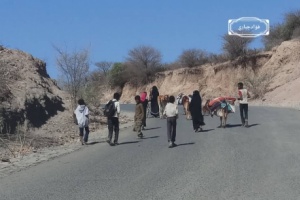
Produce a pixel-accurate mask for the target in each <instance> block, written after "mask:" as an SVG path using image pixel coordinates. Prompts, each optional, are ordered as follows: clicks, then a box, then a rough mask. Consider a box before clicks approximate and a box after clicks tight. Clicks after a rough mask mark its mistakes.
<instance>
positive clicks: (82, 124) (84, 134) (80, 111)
mask: <svg viewBox="0 0 300 200" xmlns="http://www.w3.org/2000/svg"><path fill="white" fill-rule="evenodd" d="M74 114H75V116H76V119H77V124H78V126H79V137H80V142H81V144H82V145H85V144H87V142H88V138H89V133H90V130H89V108H88V107H87V106H86V105H85V102H84V100H83V99H79V100H78V106H77V108H76V110H75V111H74Z"/></svg>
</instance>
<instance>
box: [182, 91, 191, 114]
mask: <svg viewBox="0 0 300 200" xmlns="http://www.w3.org/2000/svg"><path fill="white" fill-rule="evenodd" d="M182 105H183V109H184V114H185V115H186V119H191V118H192V116H191V112H190V108H189V107H190V98H189V97H188V96H186V95H184V96H183V97H182Z"/></svg>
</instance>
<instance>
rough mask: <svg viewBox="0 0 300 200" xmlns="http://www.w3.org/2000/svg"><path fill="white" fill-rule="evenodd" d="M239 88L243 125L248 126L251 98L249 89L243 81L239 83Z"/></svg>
mask: <svg viewBox="0 0 300 200" xmlns="http://www.w3.org/2000/svg"><path fill="white" fill-rule="evenodd" d="M238 90H239V98H238V100H239V103H240V115H241V121H242V126H244V127H246V128H248V127H249V124H248V98H251V96H250V94H249V92H248V90H247V89H244V84H243V83H238Z"/></svg>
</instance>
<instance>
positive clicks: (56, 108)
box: [0, 47, 75, 148]
mask: <svg viewBox="0 0 300 200" xmlns="http://www.w3.org/2000/svg"><path fill="white" fill-rule="evenodd" d="M0 67H1V72H2V73H3V74H4V76H3V77H4V78H3V79H5V82H3V85H2V88H5V90H4V91H2V95H0V96H1V99H0V114H1V115H0V133H2V136H3V135H6V136H7V137H4V139H5V141H6V140H7V141H10V142H13V141H14V140H15V138H12V137H15V135H9V134H11V133H21V132H22V134H24V135H25V138H26V139H24V140H26V142H30V146H31V147H33V148H34V147H36V148H37V147H40V146H52V145H53V144H61V143H64V142H65V140H67V139H66V137H67V136H68V137H69V136H70V135H72V134H73V135H74V131H75V129H74V124H73V123H72V118H71V115H70V112H67V111H69V103H68V102H69V101H68V96H67V95H66V94H65V93H64V92H63V91H62V90H60V89H59V87H58V86H57V85H56V82H55V81H54V80H52V79H51V78H50V77H49V75H48V74H47V71H46V63H45V62H43V61H41V60H39V59H37V58H34V57H33V56H31V55H30V54H27V53H25V52H22V51H19V50H12V49H7V48H3V47H1V48H0ZM3 74H2V75H3ZM2 81H3V80H2ZM24 135H22V136H24ZM66 135H67V136H66ZM64 138H65V139H64ZM28 145H29V144H28ZM1 146H3V143H1V145H0V147H1Z"/></svg>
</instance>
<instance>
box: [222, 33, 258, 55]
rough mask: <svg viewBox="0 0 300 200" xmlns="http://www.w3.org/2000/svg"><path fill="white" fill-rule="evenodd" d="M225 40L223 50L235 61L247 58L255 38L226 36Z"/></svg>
mask: <svg viewBox="0 0 300 200" xmlns="http://www.w3.org/2000/svg"><path fill="white" fill-rule="evenodd" d="M223 40H224V42H223V50H224V51H225V53H226V54H228V57H229V58H230V59H231V60H233V59H236V58H237V57H239V56H246V54H247V49H248V45H249V44H250V43H251V42H252V41H253V38H249V37H239V36H236V35H228V34H225V35H224V36H223Z"/></svg>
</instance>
